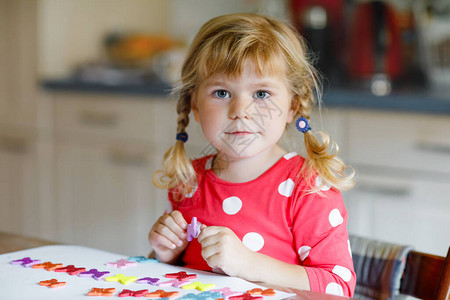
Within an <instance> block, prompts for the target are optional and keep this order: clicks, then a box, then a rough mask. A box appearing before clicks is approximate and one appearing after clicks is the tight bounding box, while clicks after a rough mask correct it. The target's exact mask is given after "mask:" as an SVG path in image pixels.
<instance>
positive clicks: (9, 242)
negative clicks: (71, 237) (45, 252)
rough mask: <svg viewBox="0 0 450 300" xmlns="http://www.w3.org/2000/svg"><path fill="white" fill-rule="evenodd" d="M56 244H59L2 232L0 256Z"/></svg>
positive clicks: (0, 235)
mask: <svg viewBox="0 0 450 300" xmlns="http://www.w3.org/2000/svg"><path fill="white" fill-rule="evenodd" d="M55 244H58V243H56V242H51V241H46V240H42V239H37V238H31V237H25V236H21V235H18V234H12V233H5V232H0V254H2V253H8V252H13V251H19V250H25V249H29V248H35V247H41V246H47V245H55Z"/></svg>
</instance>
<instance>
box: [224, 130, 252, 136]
mask: <svg viewBox="0 0 450 300" xmlns="http://www.w3.org/2000/svg"><path fill="white" fill-rule="evenodd" d="M225 134H230V135H234V136H244V135H250V134H253V132H250V131H232V132H225Z"/></svg>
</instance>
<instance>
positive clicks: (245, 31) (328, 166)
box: [153, 13, 353, 195]
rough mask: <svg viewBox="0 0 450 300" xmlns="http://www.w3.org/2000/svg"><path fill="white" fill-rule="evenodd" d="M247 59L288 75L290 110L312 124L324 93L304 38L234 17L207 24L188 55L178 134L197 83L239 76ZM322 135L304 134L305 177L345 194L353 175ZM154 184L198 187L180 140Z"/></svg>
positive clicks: (285, 28) (252, 18)
mask: <svg viewBox="0 0 450 300" xmlns="http://www.w3.org/2000/svg"><path fill="white" fill-rule="evenodd" d="M247 60H251V61H252V62H253V63H254V64H255V66H256V68H257V70H258V71H259V72H260V73H261V74H263V73H264V72H280V71H283V72H285V76H286V78H287V81H288V83H289V87H290V89H291V91H292V94H293V95H294V96H293V99H292V108H294V109H295V112H296V114H298V115H301V116H303V117H305V118H307V119H309V115H310V112H311V110H312V108H313V107H314V105H315V103H316V96H317V98H318V99H319V100H318V101H320V98H321V94H320V83H319V78H318V75H317V74H318V73H317V71H316V70H315V69H314V67H313V66H312V65H311V64H310V62H309V57H308V56H307V54H306V46H305V43H304V41H303V39H302V38H301V37H300V36H299V35H298V34H297V33H296V31H295V30H294V29H293V28H292V27H291V26H289V25H288V24H285V23H283V22H280V21H277V20H275V19H273V18H271V17H267V16H261V15H257V14H251V13H240V14H230V15H224V16H219V17H216V18H213V19H211V20H209V21H208V22H207V23H205V24H204V25H203V26H202V27H201V28H200V30H199V32H198V33H197V35H196V37H195V38H194V40H193V42H192V44H191V46H190V48H189V50H188V53H187V56H186V59H185V61H184V64H183V67H182V71H181V83H180V84H179V85H178V86H177V87H176V88H175V89H174V90H175V91H176V92H177V93H178V94H179V98H178V103H177V113H178V118H177V123H178V127H177V133H184V132H186V127H187V126H188V124H189V113H190V111H191V95H192V94H193V93H194V92H195V91H196V88H197V86H198V85H199V83H200V82H201V81H202V80H204V79H206V78H208V77H209V76H210V75H212V74H226V75H231V76H233V75H239V74H241V71H242V67H243V65H244V62H245V61H247ZM281 66H284V68H283V67H281ZM320 135H321V139H320V140H318V139H317V138H316V136H315V135H314V134H313V133H312V132H311V131H308V132H306V133H305V134H304V142H305V146H306V150H307V154H308V157H307V159H306V162H307V163H306V164H305V165H304V168H303V170H307V172H306V174H309V175H312V174H318V175H319V176H321V177H322V179H323V184H330V185H331V186H333V187H335V188H337V189H341V190H345V189H349V188H351V187H352V186H353V179H352V178H353V173H352V174H350V175H346V174H344V171H345V170H346V165H345V164H344V163H343V162H342V161H341V160H340V159H339V158H338V157H337V156H336V155H337V150H338V149H337V146H333V143H331V142H330V139H329V136H328V135H326V134H325V133H320ZM330 150H331V152H330ZM153 182H154V184H155V185H156V186H157V187H160V188H173V187H176V186H178V187H179V186H180V183H182V185H181V186H182V188H181V190H180V192H185V191H189V190H190V189H191V188H192V187H193V186H194V185H195V183H196V174H195V171H194V168H193V167H192V163H191V161H190V160H189V159H188V158H187V157H186V153H185V149H184V143H183V142H182V141H176V143H175V145H174V146H172V147H171V148H170V149H169V150H168V151H167V152H166V154H165V155H164V160H163V170H159V171H157V172H156V173H155V174H154V178H153ZM181 195H183V194H181Z"/></svg>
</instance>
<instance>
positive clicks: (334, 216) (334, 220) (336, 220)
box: [328, 208, 344, 227]
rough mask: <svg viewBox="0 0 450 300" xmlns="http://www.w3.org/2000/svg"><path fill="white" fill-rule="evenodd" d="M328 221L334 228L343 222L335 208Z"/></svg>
mask: <svg viewBox="0 0 450 300" xmlns="http://www.w3.org/2000/svg"><path fill="white" fill-rule="evenodd" d="M328 221H330V224H331V226H333V227H336V226H338V225H340V224H342V222H344V218H342V216H341V212H340V211H339V209H337V208H335V209H333V210H332V211H331V212H330V214H329V215H328Z"/></svg>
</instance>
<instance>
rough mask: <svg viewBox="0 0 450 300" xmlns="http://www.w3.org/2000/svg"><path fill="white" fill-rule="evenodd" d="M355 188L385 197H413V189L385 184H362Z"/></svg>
mask: <svg viewBox="0 0 450 300" xmlns="http://www.w3.org/2000/svg"><path fill="white" fill-rule="evenodd" d="M355 188H356V189H357V190H359V191H362V192H366V193H372V194H377V195H383V196H391V197H406V196H409V195H411V188H410V187H408V186H389V185H384V184H377V183H365V182H362V183H360V184H357V185H356V187H355Z"/></svg>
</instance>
